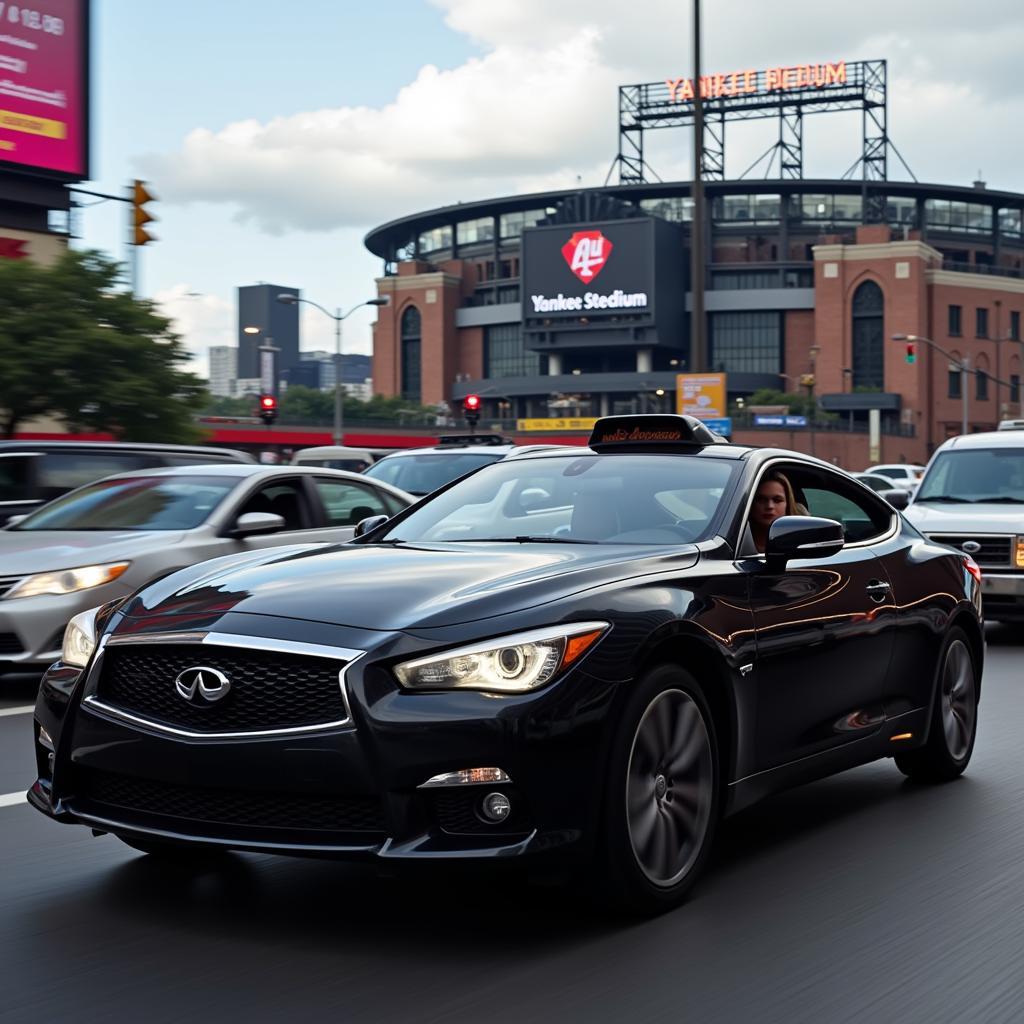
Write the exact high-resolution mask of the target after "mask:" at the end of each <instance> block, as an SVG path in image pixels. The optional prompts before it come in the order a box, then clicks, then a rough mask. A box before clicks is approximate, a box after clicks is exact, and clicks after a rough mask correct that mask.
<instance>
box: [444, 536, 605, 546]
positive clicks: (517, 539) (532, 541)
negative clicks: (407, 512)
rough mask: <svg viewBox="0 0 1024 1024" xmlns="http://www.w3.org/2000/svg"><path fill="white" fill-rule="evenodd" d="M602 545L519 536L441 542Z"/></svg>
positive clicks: (575, 538)
mask: <svg viewBox="0 0 1024 1024" xmlns="http://www.w3.org/2000/svg"><path fill="white" fill-rule="evenodd" d="M506 542H507V543H511V544H600V543H601V542H600V541H597V540H581V539H580V538H579V537H545V536H542V535H538V536H529V535H525V536H519V537H450V538H449V539H448V540H443V541H439V542H438V543H441V544H497V543H506Z"/></svg>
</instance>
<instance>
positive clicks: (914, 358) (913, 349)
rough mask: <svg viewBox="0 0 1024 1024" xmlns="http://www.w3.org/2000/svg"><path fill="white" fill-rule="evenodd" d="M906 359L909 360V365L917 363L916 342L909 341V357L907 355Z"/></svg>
mask: <svg viewBox="0 0 1024 1024" xmlns="http://www.w3.org/2000/svg"><path fill="white" fill-rule="evenodd" d="M906 359H907V362H908V363H916V362H917V345H915V344H914V342H912V341H908V342H907V355H906Z"/></svg>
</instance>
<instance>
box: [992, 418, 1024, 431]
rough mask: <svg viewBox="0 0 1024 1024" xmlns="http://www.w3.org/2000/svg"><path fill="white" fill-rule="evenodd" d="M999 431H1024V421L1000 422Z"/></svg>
mask: <svg viewBox="0 0 1024 1024" xmlns="http://www.w3.org/2000/svg"><path fill="white" fill-rule="evenodd" d="M998 429H999V430H1024V420H1000V421H999V427H998Z"/></svg>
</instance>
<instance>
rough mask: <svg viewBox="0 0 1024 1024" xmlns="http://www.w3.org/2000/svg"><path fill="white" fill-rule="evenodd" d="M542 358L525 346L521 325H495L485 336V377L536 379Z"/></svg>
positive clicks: (488, 329)
mask: <svg viewBox="0 0 1024 1024" xmlns="http://www.w3.org/2000/svg"><path fill="white" fill-rule="evenodd" d="M539 374H540V356H539V355H538V354H537V353H536V352H530V351H528V350H527V349H526V348H525V347H524V346H523V332H522V328H521V326H520V325H519V324H495V325H494V326H493V327H488V328H486V332H485V334H484V376H485V377H536V376H538V375H539Z"/></svg>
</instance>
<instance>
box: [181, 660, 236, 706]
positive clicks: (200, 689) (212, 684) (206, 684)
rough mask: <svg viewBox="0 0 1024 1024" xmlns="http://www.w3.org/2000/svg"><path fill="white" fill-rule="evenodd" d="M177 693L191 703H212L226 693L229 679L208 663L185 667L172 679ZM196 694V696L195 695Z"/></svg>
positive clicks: (229, 685)
mask: <svg viewBox="0 0 1024 1024" xmlns="http://www.w3.org/2000/svg"><path fill="white" fill-rule="evenodd" d="M174 688H175V689H176V690H177V691H178V695H179V696H180V697H182V698H184V699H185V700H188V701H191V702H192V703H193V704H203V703H210V704H212V703H213V702H214V701H215V700H220V699H221V697H224V696H226V695H227V692H228V690H230V689H231V681H230V680H229V679H228V677H227V676H226V675H224V673H223V672H218V671H217V669H215V668H210V667H209V666H208V665H196V666H195V667H193V668H187V669H185V671H184V672H182V673H181V674H180V675H179V676H178V678H177V679H175V680H174ZM197 694H198V698H197V696H196V695H197Z"/></svg>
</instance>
